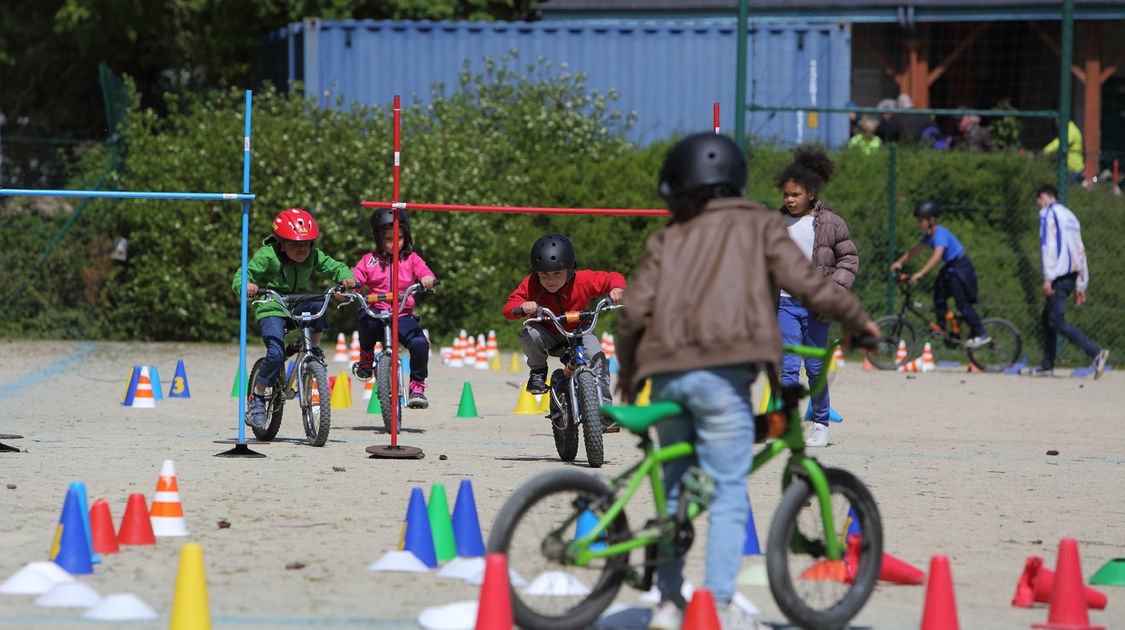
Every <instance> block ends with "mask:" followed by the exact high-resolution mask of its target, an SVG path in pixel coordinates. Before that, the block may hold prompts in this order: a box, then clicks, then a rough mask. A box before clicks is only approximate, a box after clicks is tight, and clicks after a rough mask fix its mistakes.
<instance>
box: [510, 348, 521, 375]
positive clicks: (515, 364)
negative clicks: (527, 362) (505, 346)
mask: <svg viewBox="0 0 1125 630" xmlns="http://www.w3.org/2000/svg"><path fill="white" fill-rule="evenodd" d="M508 371H509V372H522V371H523V366H522V365H520V353H518V352H513V353H512V362H511V363H510V364H509V365H508Z"/></svg>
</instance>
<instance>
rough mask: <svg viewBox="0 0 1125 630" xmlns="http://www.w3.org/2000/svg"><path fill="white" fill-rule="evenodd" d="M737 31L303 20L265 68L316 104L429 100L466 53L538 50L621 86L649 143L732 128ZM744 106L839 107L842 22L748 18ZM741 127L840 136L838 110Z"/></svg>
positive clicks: (750, 117) (779, 136) (762, 133)
mask: <svg viewBox="0 0 1125 630" xmlns="http://www.w3.org/2000/svg"><path fill="white" fill-rule="evenodd" d="M736 31H737V28H736V27H735V25H733V24H729V23H715V24H696V23H690V24H689V23H669V22H644V23H639V22H624V21H622V22H611V23H605V22H598V23H585V22H425V21H423V22H409V21H406V22H395V21H373V20H356V21H338V22H329V21H323V20H319V19H313V18H309V19H305V20H304V21H303V22H297V23H293V24H291V25H289V26H288V27H287V28H283V29H281V30H279V31H277V32H275V33H273V34H272V35H270V36H269V37H268V38H267V41H266V42H265V43H264V45H263V53H264V54H263V57H264V58H265V59H264V61H265V63H266V65H267V67H268V68H269V70H267V72H266V74H267V77H268V78H270V79H272V80H274V81H277V82H279V83H284V82H285V81H286V80H287V79H289V80H299V81H302V82H303V83H304V86H305V93H306V95H310V96H312V95H315V96H316V97H317V98H319V99H320V100H321V102H322V103H324V104H326V105H327V104H330V103H333V102H335V100H336V98H338V97H340V96H342V97H343V98H344V102H349V101H352V100H354V101H357V102H360V103H365V104H372V105H379V104H390V103H391V102H392V100H393V98H394V96H396V95H398V96H401V97H402V99H403V103H404V104H409V103H412V102H415V101H418V102H426V101H427V100H428V98H429V96H430V88H431V86H432V85H433V84H444V85H445V86H446V93H447V94H448V93H450V92H451V91H452V90H455V89H457V87H458V73H459V72H460V71H461V70H462V69H463V64H464V62H465V61H466V60H467V61H468V62H469V63H470V65H471V69H472V70H473V71H474V72H479V71H482V70H483V68H484V59H486V58H494V59H498V58H499V57H500V56H501V55H504V54H506V53H509V52H510V51H512V50H517V51H518V54H519V67H520V68H522V67H523V66H526V65H528V64H532V63H535V60H536V59H537V58H539V57H542V58H543V59H545V60H547V61H549V62H551V64H553V66H554V67H555V68H556V69H559V67H560V66H561V65H562V64H565V71H566V72H571V73H584V74H586V75H587V77H588V78H587V88H588V89H590V90H596V91H598V92H599V93H601V94H607V93H608V92H609V91H610V90H611V89H612V90H616V91H617V93H618V94H619V98H618V100H616V101H614V102H613V103H611V107H612V108H613V109H619V110H622V111H626V112H629V111H633V112H636V115H637V122H636V125H635V127H634V128H633V130H632V131H631V132H630V139H631V140H633V141H635V142H638V143H641V144H647V143H648V142H651V141H653V140H656V139H662V138H669V137H671V136H673V135H675V134H682V133H690V132H694V131H702V130H710V129H711V127H712V121H713V106H714V104H715V103H719V105H720V125H721V127H722V129H723V130H724V131H727V132H729V131H733V129H734V120H735V119H734V111H733V110H734V100H735V99H734V96H735V68H736V64H737V59H736V55H737V40H736ZM746 66H747V67H746V102H747V104H749V105H775V106H809V105H820V106H828V107H844V106H845V105H846V104H847V103H848V101H849V100H850V79H851V30H850V26H849V25H847V24H843V23H840V24H780V23H779V24H751V26H750V29H749V32H748V35H747V64H746ZM746 132H747V134H749V135H750V136H752V137H754V138H760V139H770V140H777V141H780V142H784V143H790V144H791V143H802V142H810V141H817V142H820V143H823V144H825V145H827V146H830V147H831V146H839V145H842V144H843V143H845V142H846V141H847V139H848V120H847V115H846V114H821V115H819V116H818V115H816V114H815V113H812V114H810V113H807V112H803V111H802V112H792V111H787V112H761V111H755V112H747V115H746Z"/></svg>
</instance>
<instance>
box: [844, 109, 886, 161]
mask: <svg viewBox="0 0 1125 630" xmlns="http://www.w3.org/2000/svg"><path fill="white" fill-rule="evenodd" d="M856 126H857V127H859V133H857V134H855V135H854V136H852V137H851V138H850V139H849V140H848V148H849V149H859V150H860V152H861V153H863V154H864V155H871V154H872V153H875V152H876V151H878V150H879V148H880V147H882V146H883V141H882V140H880V139H879V136H877V135H875V128H876V127H877V126H879V121H878V120H876V119H875V117H874V116H871V115H869V114H864V115H863V116H861V117H860V119H859V122H858V123H857V124H856Z"/></svg>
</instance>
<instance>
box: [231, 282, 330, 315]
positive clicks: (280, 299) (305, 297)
mask: <svg viewBox="0 0 1125 630" xmlns="http://www.w3.org/2000/svg"><path fill="white" fill-rule="evenodd" d="M258 292H259V293H265V294H266V297H264V298H261V299H258V300H254V302H253V303H254V304H265V303H267V302H277V304H278V306H280V307H281V310H283V311H285V314H286V315H287V316H288V317H289V319H294V320H297V321H302V322H304V321H310V322H311V321H313V320H314V319H319V318H320V317H323V316H324V314H325V313H326V312H328V298H330V297H332V296H333V295H340V296H347V295H348V293H349V292H348V290H347V289H345V288H344V285H342V284H337V285H335V286H333V287H332V288H330V289H328V290H327V291H325V292H324V293H290V294H288V295H282V294H280V293H278V292H277V291H274V290H273V289H270V288H264V287H259V288H258ZM313 300H324V302H323V304H321V305H320V312H318V313H316V314H310V313H301V314H300V315H295V314H294V313H293V311H292V310H290V309H289V306H288V304H299V303H301V302H311V301H313Z"/></svg>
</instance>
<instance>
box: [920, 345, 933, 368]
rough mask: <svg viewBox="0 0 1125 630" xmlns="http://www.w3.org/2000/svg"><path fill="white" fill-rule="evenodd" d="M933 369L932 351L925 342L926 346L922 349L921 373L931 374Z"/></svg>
mask: <svg viewBox="0 0 1125 630" xmlns="http://www.w3.org/2000/svg"><path fill="white" fill-rule="evenodd" d="M934 367H935V366H934V349H933V348H931V347H930V342H928V341H927V342H926V345H925V346H923V347H922V371H923V372H933V371H934Z"/></svg>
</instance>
